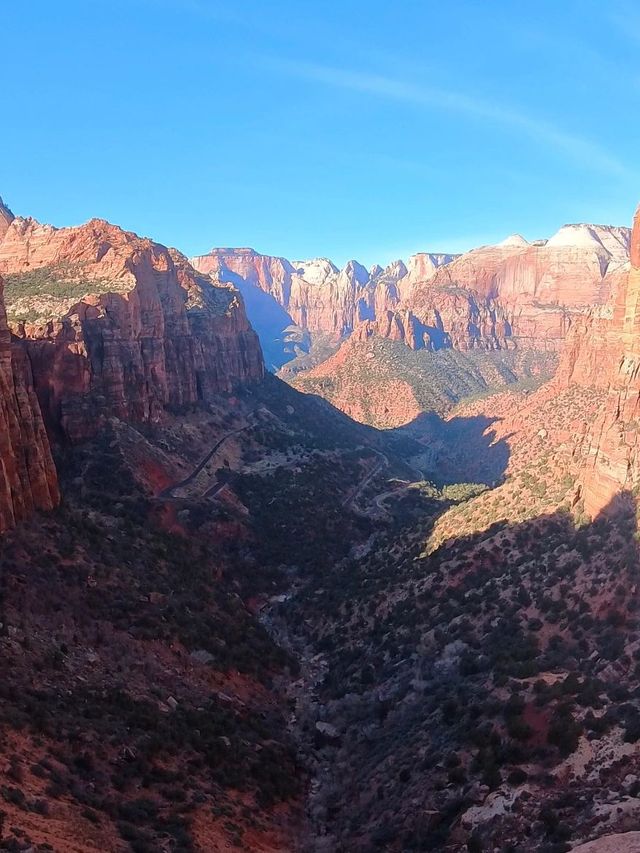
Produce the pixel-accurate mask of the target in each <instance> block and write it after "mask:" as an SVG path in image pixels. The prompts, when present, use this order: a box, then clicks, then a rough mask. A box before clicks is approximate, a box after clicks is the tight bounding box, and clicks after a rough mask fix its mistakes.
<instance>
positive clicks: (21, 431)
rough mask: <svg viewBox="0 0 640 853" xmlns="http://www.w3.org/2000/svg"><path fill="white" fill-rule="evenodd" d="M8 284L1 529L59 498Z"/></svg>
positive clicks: (1, 367) (0, 421)
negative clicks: (12, 320)
mask: <svg viewBox="0 0 640 853" xmlns="http://www.w3.org/2000/svg"><path fill="white" fill-rule="evenodd" d="M2 287H3V286H2V280H1V279H0V533H3V532H4V531H6V530H7V529H9V528H11V527H13V526H14V525H15V524H16V522H18V521H20V520H22V519H23V518H25V517H26V516H28V515H29V514H30V513H31V512H33V511H34V510H35V509H43V510H47V509H52V508H53V507H54V506H55V505H56V504H57V502H58V497H59V496H58V485H57V477H56V470H55V466H54V464H53V459H52V457H51V449H50V446H49V440H48V438H47V434H46V431H45V428H44V423H43V420H42V415H41V412H40V406H39V403H38V399H37V396H36V394H35V391H34V387H33V381H32V376H31V369H30V364H29V359H28V358H27V355H26V353H25V351H24V348H23V347H22V346H20V345H16V346H12V343H11V335H10V332H9V328H8V326H7V317H6V313H5V308H4V301H3V298H2Z"/></svg>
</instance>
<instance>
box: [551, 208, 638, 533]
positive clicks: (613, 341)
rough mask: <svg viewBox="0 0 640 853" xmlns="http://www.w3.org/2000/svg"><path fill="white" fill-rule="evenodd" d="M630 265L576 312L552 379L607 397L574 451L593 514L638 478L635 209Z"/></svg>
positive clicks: (635, 482)
mask: <svg viewBox="0 0 640 853" xmlns="http://www.w3.org/2000/svg"><path fill="white" fill-rule="evenodd" d="M630 258H631V264H630V269H629V270H628V271H626V272H625V274H624V275H621V276H619V277H618V279H617V282H616V289H615V292H614V293H613V294H612V300H611V303H610V304H609V305H607V306H604V307H599V308H595V309H593V310H592V311H591V312H590V313H589V314H587V315H586V316H584V317H581V318H580V321H579V322H578V323H576V324H575V325H574V328H573V329H572V330H571V333H570V335H569V336H568V339H567V342H566V346H565V348H564V351H563V353H562V357H561V360H560V364H559V367H558V372H557V374H556V377H555V380H554V382H555V383H556V384H557V386H558V387H560V388H562V387H566V386H568V385H571V384H578V385H583V386H586V387H594V388H600V389H606V392H607V395H606V402H605V404H604V406H603V408H602V410H601V411H600V413H599V415H598V416H597V417H596V418H595V420H594V422H593V423H592V424H589V425H587V428H586V430H585V434H584V437H582V438H580V439H578V440H577V445H576V453H579V454H581V455H582V456H583V463H582V467H583V475H582V477H581V486H582V495H583V498H584V504H585V511H586V512H587V513H588V514H589V515H592V516H595V515H596V514H597V513H598V512H600V511H601V510H602V509H603V508H604V507H606V506H607V504H609V502H610V500H611V498H612V497H613V496H614V495H615V494H616V493H617V492H619V491H620V490H622V489H630V490H631V489H634V488H636V487H637V486H638V485H639V484H640V466H639V457H638V435H639V430H640V405H639V404H640V209H639V211H638V212H636V216H635V220H634V226H633V232H632V237H631V249H630Z"/></svg>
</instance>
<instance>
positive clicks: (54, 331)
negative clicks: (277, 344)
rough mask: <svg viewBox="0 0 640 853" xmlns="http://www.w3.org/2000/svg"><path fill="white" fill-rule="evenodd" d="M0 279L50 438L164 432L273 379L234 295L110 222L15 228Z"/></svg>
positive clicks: (1, 259)
mask: <svg viewBox="0 0 640 853" xmlns="http://www.w3.org/2000/svg"><path fill="white" fill-rule="evenodd" d="M0 273H1V274H3V275H4V277H5V279H6V285H7V286H6V290H5V296H6V303H7V313H8V317H9V324H10V327H11V330H12V331H13V333H14V335H15V336H16V337H17V338H18V339H19V340H20V341H21V343H22V347H23V349H24V351H25V353H26V354H27V356H28V359H29V361H30V364H31V368H32V371H33V377H34V385H35V389H36V392H37V394H38V397H39V400H40V403H41V406H42V410H43V413H44V415H45V418H46V420H47V423H48V425H49V428H50V430H51V431H52V433H54V434H58V435H60V436H63V437H65V438H67V439H69V440H71V441H80V440H83V439H85V438H88V437H90V436H92V435H93V434H95V432H96V430H97V429H98V428H99V426H100V424H101V423H102V422H103V421H104V420H105V418H108V417H110V416H116V417H119V418H122V419H125V420H131V421H137V422H144V421H150V422H153V421H157V420H158V419H159V418H160V417H161V416H162V412H163V411H164V409H165V408H166V407H169V408H179V407H183V406H188V405H191V404H194V403H196V402H198V401H206V400H207V399H209V398H211V397H212V395H214V394H218V393H219V392H224V391H231V390H232V389H233V387H234V386H235V385H236V384H238V383H244V382H251V381H256V380H259V379H261V378H262V376H263V371H264V367H263V361H262V353H261V349H260V344H259V342H258V339H257V336H256V334H255V332H254V331H253V329H252V328H251V326H250V325H249V322H248V320H247V317H246V314H245V310H244V305H243V302H242V299H241V297H240V296H239V294H238V292H237V291H236V290H235V289H234V288H233V287H231V286H230V285H227V284H222V283H219V282H218V283H214V282H213V281H212V280H211V279H210V278H209V277H208V276H206V275H202V274H199V273H197V272H196V271H195V270H194V269H193V268H192V267H191V265H190V264H189V263H188V261H187V260H186V258H185V257H183V256H182V255H180V253H178V252H176V251H175V250H169V249H166V248H165V247H164V246H161V245H159V244H157V243H154V242H153V241H151V240H148V239H143V238H140V237H138V236H136V235H135V234H132V233H130V232H126V231H123V230H122V229H120V228H117V227H116V226H113V225H110V224H109V223H107V222H105V221H103V220H97V219H96V220H91V221H90V222H88V223H87V224H86V225H83V226H80V227H77V228H62V229H57V228H53V227H51V226H48V225H41V224H39V223H37V222H35V221H34V220H32V219H13V221H11V222H10V223H9V225H8V227H7V228H6V231H5V234H4V237H3V238H2V240H1V242H0Z"/></svg>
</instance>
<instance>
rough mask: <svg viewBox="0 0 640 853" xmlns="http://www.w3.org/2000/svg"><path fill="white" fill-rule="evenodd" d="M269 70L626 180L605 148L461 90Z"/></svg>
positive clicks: (292, 65) (303, 68)
mask: <svg viewBox="0 0 640 853" xmlns="http://www.w3.org/2000/svg"><path fill="white" fill-rule="evenodd" d="M268 64H269V65H270V66H271V67H272V68H273V69H274V70H279V71H282V72H284V73H288V74H291V75H294V76H296V77H299V78H304V79H307V80H311V81H314V82H317V83H322V84H325V85H328V86H333V87H335V88H339V89H347V90H350V91H353V92H362V93H366V94H369V95H374V96H376V97H379V98H386V99H389V100H393V101H398V102H404V103H407V104H410V105H412V106H414V107H429V108H434V107H435V108H438V109H442V110H448V111H450V112H455V113H459V114H461V115H465V116H470V117H473V118H479V119H485V120H487V121H490V122H493V123H494V124H500V125H502V126H503V127H508V128H512V129H513V130H515V131H518V132H520V133H522V134H523V135H524V136H527V137H529V138H530V139H534V140H536V141H538V142H541V143H543V144H544V145H546V146H547V147H548V148H550V149H552V150H554V151H556V152H557V153H559V154H562V155H563V156H565V157H567V158H568V159H570V160H571V161H573V162H578V163H580V164H581V165H582V166H586V167H588V168H590V169H592V170H595V171H599V172H602V173H604V174H607V175H611V176H614V177H629V175H630V173H629V170H628V169H627V167H626V166H625V165H624V164H623V163H622V162H620V160H618V159H617V158H616V157H614V156H613V155H611V154H610V153H609V152H608V151H607V150H606V149H604V148H603V147H602V146H600V145H598V144H597V143H595V142H592V141H591V140H589V139H585V138H583V137H581V136H578V135H577V134H574V133H570V132H568V131H566V130H563V129H562V128H560V127H557V126H556V125H555V124H553V123H552V122H549V121H545V120H544V119H540V118H537V117H535V116H532V115H529V114H528V113H526V112H522V111H521V110H519V109H517V108H511V107H507V106H502V105H499V104H496V103H493V102H491V101H488V100H486V99H483V98H477V97H473V96H470V95H466V94H464V93H462V92H456V91H451V90H447V89H440V88H437V87H433V86H429V85H417V84H415V83H412V82H407V81H403V80H398V79H395V78H393V77H387V76H386V75H382V74H371V73H368V72H362V71H354V70H349V69H344V68H334V67H331V66H327V65H320V64H316V63H310V62H297V61H289V60H280V59H278V60H269V63H268Z"/></svg>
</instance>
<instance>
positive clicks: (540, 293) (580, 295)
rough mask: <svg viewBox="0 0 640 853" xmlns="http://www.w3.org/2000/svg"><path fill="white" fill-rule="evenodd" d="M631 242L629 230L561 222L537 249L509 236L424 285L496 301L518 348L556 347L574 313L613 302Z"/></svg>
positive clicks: (450, 266)
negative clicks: (464, 291)
mask: <svg viewBox="0 0 640 853" xmlns="http://www.w3.org/2000/svg"><path fill="white" fill-rule="evenodd" d="M629 237H630V230H629V229H627V228H615V227H611V226H601V225H565V226H564V227H563V228H561V229H560V230H559V231H558V232H557V233H556V234H555V235H554V236H553V237H551V239H549V240H547V241H546V242H543V241H540V243H536V244H529V243H527V241H526V240H524V239H523V238H522V237H520V236H519V235H514V236H512V237H509V238H507V239H506V240H504V241H503V242H502V243H500V244H498V245H496V246H484V247H482V248H480V249H475V250H473V251H471V252H467V253H466V254H464V255H462V256H461V257H459V258H457V259H456V260H454V261H453V262H452V263H450V264H447V265H445V266H443V267H442V268H440V269H438V270H436V272H435V273H434V275H433V276H432V278H431V279H430V282H429V285H430V286H433V285H454V286H459V287H464V288H467V289H469V290H472V291H474V292H475V293H476V294H478V296H479V297H484V298H488V299H492V300H496V301H498V302H499V304H500V306H501V308H502V311H503V312H504V317H505V319H506V321H507V322H508V323H509V325H510V326H511V328H512V330H513V335H514V336H515V337H516V338H517V339H518V343H519V344H520V345H528V346H532V347H534V348H541V347H542V348H550V349H554V348H555V349H559V348H560V347H561V345H562V342H563V340H564V338H565V337H566V335H567V332H568V329H569V326H570V324H571V321H572V320H573V319H574V318H575V317H576V316H578V315H579V314H580V313H582V312H584V311H585V310H586V309H587V308H590V307H591V306H593V305H604V304H605V303H606V302H607V301H608V300H609V299H610V298H611V295H612V291H613V289H614V288H615V286H616V284H617V282H618V281H619V277H620V276H621V275H623V274H624V271H625V266H626V265H627V264H628V251H629ZM412 298H413V299H415V298H416V293H415V289H414V291H413V293H412Z"/></svg>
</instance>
